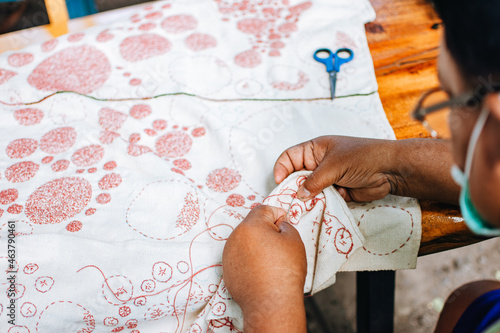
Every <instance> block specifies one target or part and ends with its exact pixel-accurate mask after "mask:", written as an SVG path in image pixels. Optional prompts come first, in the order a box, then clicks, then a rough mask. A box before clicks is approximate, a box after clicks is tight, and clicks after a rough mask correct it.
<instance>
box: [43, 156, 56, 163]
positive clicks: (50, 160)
mask: <svg viewBox="0 0 500 333" xmlns="http://www.w3.org/2000/svg"><path fill="white" fill-rule="evenodd" d="M53 160H54V156H45V157H44V158H42V163H43V164H49V163H50V162H52V161H53Z"/></svg>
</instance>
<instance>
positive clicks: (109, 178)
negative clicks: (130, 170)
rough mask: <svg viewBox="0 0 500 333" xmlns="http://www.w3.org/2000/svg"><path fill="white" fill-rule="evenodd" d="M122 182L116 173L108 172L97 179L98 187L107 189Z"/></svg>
mask: <svg viewBox="0 0 500 333" xmlns="http://www.w3.org/2000/svg"><path fill="white" fill-rule="evenodd" d="M121 182H122V177H121V176H120V175H119V174H116V173H110V174H107V175H105V176H104V177H102V178H101V180H100V181H99V188H100V189H101V190H109V189H112V188H115V187H118V185H120V184H121Z"/></svg>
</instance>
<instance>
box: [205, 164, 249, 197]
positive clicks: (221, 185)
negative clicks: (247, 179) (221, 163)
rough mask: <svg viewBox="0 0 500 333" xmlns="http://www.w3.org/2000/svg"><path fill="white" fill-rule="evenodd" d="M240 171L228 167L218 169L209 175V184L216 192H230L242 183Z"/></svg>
mask: <svg viewBox="0 0 500 333" xmlns="http://www.w3.org/2000/svg"><path fill="white" fill-rule="evenodd" d="M240 180H241V176H240V174H239V173H238V172H236V171H235V170H232V169H228V168H222V169H216V170H214V171H212V172H211V173H210V174H209V175H208V177H207V183H206V184H207V186H208V188H210V189H211V190H212V191H215V192H229V191H231V190H233V189H235V188H236V187H237V186H238V185H239V184H240Z"/></svg>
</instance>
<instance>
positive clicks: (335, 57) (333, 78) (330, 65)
mask: <svg viewBox="0 0 500 333" xmlns="http://www.w3.org/2000/svg"><path fill="white" fill-rule="evenodd" d="M321 54H327V55H328V56H327V57H319V55H321ZM344 55H345V56H346V57H345V56H344ZM352 58H354V52H352V50H351V49H347V48H343V49H338V50H337V51H336V52H335V53H333V52H332V51H331V50H329V49H319V50H316V52H314V60H316V61H318V62H320V63H322V64H323V65H325V66H326V71H327V72H328V74H329V75H330V92H331V94H332V100H333V99H335V88H336V87H337V73H338V72H339V71H340V66H341V65H343V64H345V63H346V62H349V61H351V60H352Z"/></svg>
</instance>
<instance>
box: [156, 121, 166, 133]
mask: <svg viewBox="0 0 500 333" xmlns="http://www.w3.org/2000/svg"><path fill="white" fill-rule="evenodd" d="M153 128H154V129H155V130H157V131H162V130H164V129H165V128H167V121H166V120H163V119H157V120H155V121H153Z"/></svg>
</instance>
